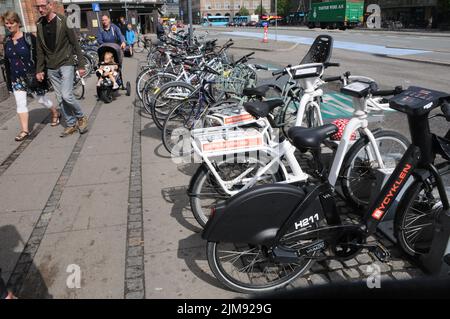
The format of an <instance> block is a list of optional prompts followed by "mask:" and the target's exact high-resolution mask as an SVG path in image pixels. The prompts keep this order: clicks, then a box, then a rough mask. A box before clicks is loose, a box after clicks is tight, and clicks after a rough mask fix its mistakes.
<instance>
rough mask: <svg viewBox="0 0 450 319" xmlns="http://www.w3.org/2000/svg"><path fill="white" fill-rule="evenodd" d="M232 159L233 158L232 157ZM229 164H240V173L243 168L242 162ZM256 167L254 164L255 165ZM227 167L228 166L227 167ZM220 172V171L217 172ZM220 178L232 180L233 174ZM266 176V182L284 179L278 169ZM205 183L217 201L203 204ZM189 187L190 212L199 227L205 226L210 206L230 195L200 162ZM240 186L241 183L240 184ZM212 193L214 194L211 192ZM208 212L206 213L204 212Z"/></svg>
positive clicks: (222, 163)
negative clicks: (208, 185)
mask: <svg viewBox="0 0 450 319" xmlns="http://www.w3.org/2000/svg"><path fill="white" fill-rule="evenodd" d="M232 160H234V159H232ZM224 163H225V161H223V162H220V163H218V164H216V165H215V166H217V168H218V169H219V167H220V166H221V165H224ZM231 164H236V166H237V165H241V166H240V170H238V174H239V173H242V171H243V170H245V169H243V166H244V165H242V164H243V163H231ZM253 164H255V165H258V164H261V165H263V163H262V162H261V161H259V162H258V163H255V162H254V163H253ZM255 168H256V166H255ZM228 169H229V168H228ZM222 170H223V169H222ZM218 173H219V174H220V172H218ZM221 177H222V178H224V179H225V180H232V179H233V176H221ZM268 178H271V180H270V181H268V183H277V182H280V181H282V180H284V179H285V178H284V177H283V173H282V171H281V170H278V171H277V172H275V173H273V174H270V176H268ZM205 183H209V184H210V187H211V188H210V191H211V194H212V195H211V194H209V195H210V197H211V196H214V195H217V196H218V197H217V198H218V201H215V202H214V201H213V204H209V205H205V204H202V203H201V201H202V198H201V195H202V189H204V185H205ZM189 185H190V186H189V189H190V194H189V203H190V206H191V210H192V214H193V216H194V218H195V220H197V222H198V224H199V225H200V226H201V227H205V225H206V222H207V221H208V219H209V215H210V214H209V213H210V212H211V208H212V207H213V206H215V205H216V204H217V203H218V202H219V201H223V200H226V199H228V198H229V197H230V196H229V195H228V194H227V193H226V192H225V191H223V190H222V189H221V187H220V185H219V184H218V183H217V181H216V179H215V177H214V175H212V173H211V172H210V170H209V168H208V166H207V165H206V164H202V165H200V166H199V168H198V169H197V170H196V172H195V173H194V175H193V176H192V178H191V181H190V183H189ZM256 185H261V183H259V184H256ZM240 186H241V187H242V185H240ZM213 193H214V194H213ZM203 206H204V207H206V208H203ZM206 212H208V214H207V213H206Z"/></svg>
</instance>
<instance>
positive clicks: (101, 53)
mask: <svg viewBox="0 0 450 319" xmlns="http://www.w3.org/2000/svg"><path fill="white" fill-rule="evenodd" d="M107 52H110V53H111V54H112V56H113V58H114V64H111V65H109V64H105V63H104V62H105V54H106V53H107ZM97 53H98V58H99V65H98V67H97V72H96V73H97V76H98V78H99V84H98V85H97V98H98V99H99V100H102V101H103V102H105V103H111V102H112V100H113V98H114V92H115V91H117V90H119V89H122V90H126V92H127V93H126V95H127V96H130V94H131V84H130V82H129V81H128V82H127V83H126V84H125V83H124V81H123V77H122V58H123V56H122V50H121V48H120V46H119V45H118V44H115V43H104V44H102V45H101V46H100V47H99V48H98V50H97ZM112 68H116V71H115V73H117V74H115V76H114V79H115V81H116V83H117V85H118V88H116V89H114V88H113V85H114V83H113V81H111V79H110V78H109V76H105V74H107V73H108V72H105V70H106V71H110V70H109V69H112Z"/></svg>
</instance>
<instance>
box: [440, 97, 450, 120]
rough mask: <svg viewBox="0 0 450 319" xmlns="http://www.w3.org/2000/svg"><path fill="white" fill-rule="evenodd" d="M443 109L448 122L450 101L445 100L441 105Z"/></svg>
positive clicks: (449, 118)
mask: <svg viewBox="0 0 450 319" xmlns="http://www.w3.org/2000/svg"><path fill="white" fill-rule="evenodd" d="M441 111H442V113H443V114H444V116H445V119H446V120H447V122H450V102H448V101H444V103H442V106H441Z"/></svg>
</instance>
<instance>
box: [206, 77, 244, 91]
mask: <svg viewBox="0 0 450 319" xmlns="http://www.w3.org/2000/svg"><path fill="white" fill-rule="evenodd" d="M246 87H247V81H246V80H243V79H239V78H235V77H231V76H229V75H228V76H227V74H223V75H220V76H217V77H216V78H215V79H214V83H213V89H214V90H217V91H219V92H225V93H235V94H237V95H241V94H242V92H243V91H244V89H245V88H246Z"/></svg>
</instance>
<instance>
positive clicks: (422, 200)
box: [394, 162, 450, 258]
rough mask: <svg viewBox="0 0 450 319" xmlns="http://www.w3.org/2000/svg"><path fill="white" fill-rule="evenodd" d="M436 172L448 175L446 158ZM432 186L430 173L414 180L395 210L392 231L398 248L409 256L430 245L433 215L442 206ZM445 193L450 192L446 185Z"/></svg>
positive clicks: (449, 173)
mask: <svg viewBox="0 0 450 319" xmlns="http://www.w3.org/2000/svg"><path fill="white" fill-rule="evenodd" d="M439 174H440V176H441V177H444V178H448V179H450V163H449V162H446V163H444V164H443V165H442V166H441V168H440V169H439ZM436 187H437V186H436V182H435V180H434V177H430V178H428V179H427V180H425V181H421V180H415V181H414V182H413V183H412V184H411V185H410V186H409V187H408V189H407V190H406V191H405V194H404V195H403V197H402V199H401V201H400V203H399V205H398V208H397V210H396V214H395V219H394V235H395V237H396V238H397V242H398V244H399V247H400V248H401V250H402V251H403V252H404V253H405V254H407V255H409V256H411V257H414V258H418V257H420V256H421V255H423V254H426V253H428V252H429V250H430V248H431V241H432V238H433V232H434V225H435V224H434V223H435V216H436V215H437V214H439V213H440V212H442V209H443V207H442V201H441V200H440V197H437V196H439V193H438V191H437V188H436ZM436 195H437V196H436ZM447 196H450V189H448V188H447ZM424 210H425V211H424Z"/></svg>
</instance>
